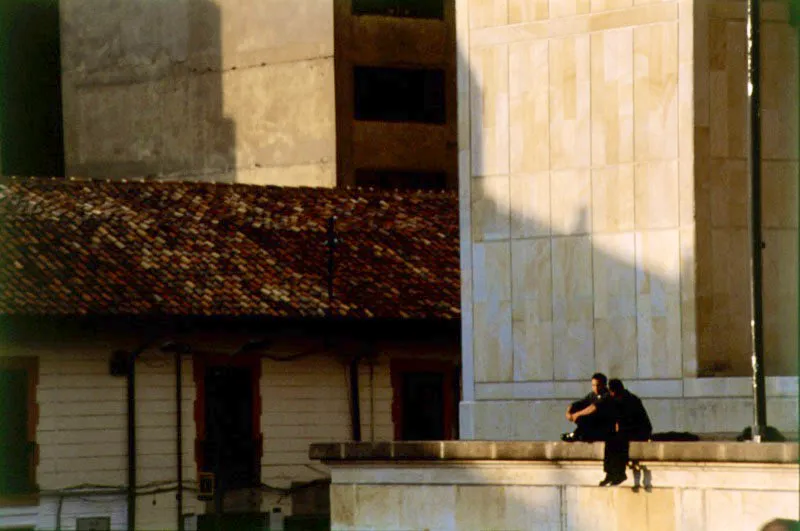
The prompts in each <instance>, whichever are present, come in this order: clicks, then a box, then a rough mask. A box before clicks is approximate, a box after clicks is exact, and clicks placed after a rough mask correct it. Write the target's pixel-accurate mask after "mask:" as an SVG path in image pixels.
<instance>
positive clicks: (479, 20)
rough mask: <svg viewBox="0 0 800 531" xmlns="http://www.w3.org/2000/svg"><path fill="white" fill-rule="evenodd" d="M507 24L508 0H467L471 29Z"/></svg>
mask: <svg viewBox="0 0 800 531" xmlns="http://www.w3.org/2000/svg"><path fill="white" fill-rule="evenodd" d="M506 24H508V0H469V27H470V28H471V29H476V28H487V27H493V26H505V25H506Z"/></svg>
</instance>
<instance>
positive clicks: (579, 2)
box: [550, 0, 591, 18]
mask: <svg viewBox="0 0 800 531" xmlns="http://www.w3.org/2000/svg"><path fill="white" fill-rule="evenodd" d="M590 8H591V2H590V0H550V18H560V17H569V16H574V15H582V14H584V13H588V12H589V10H590Z"/></svg>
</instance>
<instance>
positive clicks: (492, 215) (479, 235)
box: [472, 175, 510, 241]
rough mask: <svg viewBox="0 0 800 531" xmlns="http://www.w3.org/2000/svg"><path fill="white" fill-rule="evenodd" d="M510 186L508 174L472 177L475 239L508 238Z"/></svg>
mask: <svg viewBox="0 0 800 531" xmlns="http://www.w3.org/2000/svg"><path fill="white" fill-rule="evenodd" d="M508 187H509V179H508V176H507V175H492V176H486V177H475V178H473V179H472V238H473V241H486V240H502V239H508V237H509V234H510V233H509V230H510V228H509V223H510V217H509V216H510V214H509V188H508Z"/></svg>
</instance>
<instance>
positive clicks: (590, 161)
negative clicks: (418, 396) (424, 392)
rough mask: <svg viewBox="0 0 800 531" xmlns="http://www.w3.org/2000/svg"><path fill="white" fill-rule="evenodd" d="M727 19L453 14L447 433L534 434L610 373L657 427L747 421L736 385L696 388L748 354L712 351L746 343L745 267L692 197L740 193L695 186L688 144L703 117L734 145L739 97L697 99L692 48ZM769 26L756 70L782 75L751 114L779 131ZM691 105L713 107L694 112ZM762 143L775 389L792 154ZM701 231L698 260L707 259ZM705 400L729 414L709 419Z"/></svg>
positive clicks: (789, 327) (789, 282)
mask: <svg viewBox="0 0 800 531" xmlns="http://www.w3.org/2000/svg"><path fill="white" fill-rule="evenodd" d="M736 6H737V5H736V4H733V3H730V2H725V3H720V4H715V3H705V2H704V3H701V2H700V1H699V0H698V1H691V0H680V1H666V2H644V1H642V2H639V1H635V2H634V1H633V0H620V1H607V2H602V1H591V2H590V1H588V0H587V1H580V0H575V1H560V0H559V1H555V0H554V1H550V2H547V1H539V2H532V1H529V2H522V1H515V0H462V1H460V2H458V3H457V6H456V15H457V43H458V53H459V146H460V159H459V164H460V175H459V179H460V190H461V206H460V208H461V242H462V243H461V245H462V255H461V262H462V285H463V288H462V299H463V304H462V308H463V338H464V341H463V345H464V402H463V403H462V413H463V415H462V418H464V419H465V422H464V423H463V424H462V426H464V429H463V430H462V436H463V437H465V438H476V437H479V438H482V437H489V438H501V439H505V438H510V439H524V438H534V439H541V438H550V437H553V436H555V435H557V430H560V429H562V428H568V427H569V426H568V425H565V424H566V423H565V422H564V420H563V411H564V408H565V407H566V405H567V404H568V402H569V400H574V399H575V398H577V397H578V396H581V395H582V394H584V393H585V392H586V391H587V390H588V379H589V376H590V375H591V374H592V373H593V372H595V371H602V372H604V373H607V374H608V375H609V376H610V377H619V378H622V379H623V380H624V381H626V382H627V383H629V384H630V386H631V388H632V389H635V390H636V391H637V392H639V393H642V394H643V396H645V397H646V398H650V399H651V400H650V401H649V406H648V407H651V408H652V409H654V410H658V411H662V410H663V411H671V413H669V414H667V415H665V417H664V418H665V422H664V425H663V426H659V427H657V429H658V428H660V429H662V430H669V429H691V430H693V431H701V432H704V431H716V430H715V428H714V427H717V428H718V427H719V426H723V425H724V430H725V431H727V430H730V431H739V430H741V428H742V427H744V426H745V425H747V424H749V423H750V422H752V418H751V417H752V414H751V413H750V412H749V411H748V409H749V407H750V406H748V405H746V404H749V403H751V402H748V393H747V391H746V390H745V392H743V393H742V392H735V393H733V392H732V394H730V395H728V394H726V393H727V392H728V391H727V390H726V391H722V392H721V394H720V391H719V389H718V388H719V385H717V384H716V383H714V380H715V378H719V377H727V376H745V375H747V374H749V372H748V371H747V370H744V369H743V367H744V368H749V361H750V355H749V348H748V345H747V343H744V345H742V342H741V340H738V339H737V340H736V341H737V343H736V345H737V348H735V349H734V348H728V347H727V346H726V345H728V343H729V342H731V341H734V338H741V337H749V336H748V334H749V317H748V321H747V322H744V323H743V322H741V319H739V320H737V321H736V322H735V323H734V322H733V320H732V318H731V315H732V314H731V312H734V313H735V314H736V315H737V316H738V315H740V314H743V313H746V312H749V301H748V299H746V298H745V299H742V298H741V293H742V290H744V291H743V293H745V294H747V293H748V291H747V285H748V284H747V283H748V276H747V271H746V270H745V271H742V270H741V268H740V267H738V265H737V264H739V262H741V260H743V259H744V256H746V255H742V254H741V253H739V252H737V249H738V248H733V247H731V246H727V247H726V246H724V245H722V243H724V241H725V240H724V238H725V234H726V233H724V232H721V231H716V232H714V230H715V229H714V225H713V223H711V221H709V213H710V212H711V213H713V208H711V207H710V206H709V205H708V204H707V203H706V202H704V201H706V195H709V194H708V193H707V191H708V190H716V191H715V192H714V194H713V195H714V197H721V198H723V199H724V200H718V203H719V204H720V205H722V209H723V210H724V209H725V208H728V206H727V203H725V201H728V202H731V201H734V202H736V204H737V205H738V204H740V203H741V202H742V201H743V198H742V196H741V193H739V191H736V192H735V191H734V189H733V188H731V187H728V186H726V185H719V186H717V185H716V184H714V181H713V180H712V179H711V177H706V176H707V175H709V176H710V175H712V172H711V171H710V170H709V166H710V165H709V164H708V163H707V160H708V157H706V155H705V153H706V152H705V151H704V149H705V145H704V144H703V142H702V134H701V133H700V131H701V130H702V129H703V120H706V121H708V120H710V119H711V118H713V119H714V120H716V123H721V124H727V123H729V122H730V123H732V126H731V127H730V128H729V129H726V131H728V130H730V135H731V137H732V138H740V139H741V138H742V135H745V134H746V132H745V131H744V130H743V129H742V127H743V125H744V117H743V116H742V117H740V116H739V114H737V113H739V109H740V108H741V107H742V105H743V104H742V103H741V102H740V101H739V99H737V98H736V97H725V96H724V95H720V97H717V95H716V94H714V95H713V96H712V95H708V94H706V93H707V92H708V91H709V90H710V89H709V87H711V86H712V85H710V84H709V83H711V82H710V81H709V80H710V79H714V80H718V79H719V76H714V75H713V74H709V73H708V69H709V68H710V66H709V65H710V63H709V61H710V59H709V57H710V56H709V52H708V50H707V47H708V43H710V42H711V40H712V39H719V37H718V36H715V35H717V34H716V33H714V32H716V31H717V29H716V26H715V27H714V28H715V29H714V32H712V31H711V30H710V29H707V27H708V28H710V27H711V26H709V22H708V21H709V20H711V18H710V14H714V13H734V12H736V13H738V11H737V10H738V9H739V8H738V7H736ZM784 8H785V5H784V6H783V7H780V6H777V7H776V5H771V7H768V8H767V11H769V12H770V13H772V12H773V11H775V12H780V9H784ZM770 10H772V11H770ZM776 10H777V11H776ZM774 16H778V15H772V14H770V15H769V17H768V18H769V19H770V20H771V18H770V17H774ZM781 16H783V15H781ZM784 18H785V17H784ZM783 25H784V26H786V24H785V20H784V22H783ZM784 29H785V28H784V27H783V26H781V28H779V31H778V32H777V33H775V34H773V35H771V36H769V37H765V40H766V41H767V45H766V46H765V48H769V49H771V50H777V49H778V48H780V44H781V43H783V44H786V45H787V47H786V48H781V52H780V53H778V52H775V59H774V60H773V59H768V62H769V61H772V64H771V65H770V66H769V67H765V76H767V79H771V78H770V77H769V76H773V75H774V74H768V72H776V71H778V69H780V68H783V69H786V71H787V72H789V77H790V80H789V82H788V86H784V87H782V88H772V89H769V90H767V89H765V100H767V99H768V100H769V101H770V103H765V109H766V110H765V113H767V115H769V112H768V109H777V108H780V109H781V112H782V113H784V115H785V116H788V117H784V118H783V121H781V122H780V124H781V125H782V126H783V128H784V130H785V131H786V134H788V135H789V136H790V137H791V135H794V137H796V133H792V131H793V130H794V129H796V123H797V119H796V114H797V112H796V110H795V109H796V108H797V106H796V103H792V102H791V101H789V98H790V96H793V95H796V92H797V91H796V88H795V89H794V91H792V90H791V86H794V85H792V83H795V85H796V81H791V79H795V78H796V71H797V70H796V69H797V67H796V61H795V66H794V69H795V70H794V74H792V70H791V68H792V67H791V65H790V62H791V58H793V57H796V52H795V51H793V50H794V49H795V48H793V47H792V46H789V45H788V39H789V33H787V32H786V31H784ZM768 30H769V28H766V29H765V34H767V32H768ZM725 35H727V33H726V34H725ZM772 41H774V43H772V44H770V43H771V42H772ZM715 42H716V41H715ZM731 47H734V45H733V44H731ZM731 53H734V52H731ZM765 53H766V52H765ZM765 57H768V58H769V57H772V56H771V55H769V54H767V55H766V56H765ZM719 64H723V62H720V63H719ZM724 64H725V65H727V66H725V68H726V69H730V70H731V71H732V72H733V71H734V70H735V69H736V68H738V67H737V66H736V64H737V63H735V62H733V63H731V62H724ZM776 65H777V66H776ZM731 75H733V74H731ZM792 75H794V78H791V76H792ZM731 83H732V85H731V86H732V87H734V84H733V81H732V82H731ZM738 87H739V85H735V87H734V88H732V89H731V90H732V91H734V92H733V93H734V94H737V93H736V92H735V91H738V90H740V89H739V88H738ZM744 89H745V86H744V84H743V80H742V83H741V90H742V91H743V90H744ZM703 94H705V96H702V95H703ZM776 98H777V100H776ZM704 101H705V102H706V103H705V105H707V106H708V105H716V106H720V105H721V106H722V107H721V108H720V109H717V110H716V111H715V112H714V113H711V115H709V112H706V113H705V115H703V112H702V111H701V110H699V109H700V108H701V107H702V106H703V105H704V103H703V102H704ZM711 102H713V103H711ZM737 106H738V107H737ZM792 112H794V114H795V118H794V122H792V118H791V116H792V114H791V113H792ZM779 115H780V113H774V114H773V115H772V117H770V116H767V117H765V121H766V122H769V121H770V120H772V121H773V122H775V120H778V118H777V117H778V116H779ZM709 116H711V118H709ZM740 118H741V120H740ZM726 120H728V122H726ZM737 120H738V121H737ZM739 122H741V125H738V124H739ZM776 124H777V122H776ZM726 127H727V125H726ZM765 127H767V125H766V124H765ZM773 127H775V124H773ZM793 128H794V129H793ZM712 129H713V127H712ZM718 129H719V128H717V129H716V130H717V133H715V134H716V135H717V136H719V134H720V133H719V131H718ZM726 134H727V133H726ZM737 135H738V136H737ZM770 135H772V136H770ZM770 135H767V134H765V142H767V143H770V142H772V143H773V144H775V147H773V148H771V149H772V150H773V151H774V152H775V153H774V154H769V153H770V151H769V150H767V152H766V153H765V156H766V157H767V158H768V159H770V162H765V164H772V160H773V159H775V158H776V157H777V158H781V162H780V163H779V164H778V166H779V169H780V171H777V170H775V171H772V172H771V173H770V175H769V178H770V179H771V180H772V182H771V184H770V185H769V186H768V187H767V190H768V192H767V193H768V194H771V196H775V194H780V195H781V200H780V201H779V202H778V204H777V206H776V209H775V211H774V212H771V213H770V214H767V216H770V217H773V218H777V219H775V220H773V221H770V223H772V224H773V225H775V224H778V225H776V226H775V227H774V230H773V229H769V230H768V231H767V233H766V238H767V240H768V247H769V246H770V245H771V246H772V247H773V248H774V249H775V250H774V251H770V252H772V253H773V254H770V252H767V254H766V255H765V269H766V270H767V271H768V272H767V273H765V275H766V277H768V278H770V279H776V280H774V281H771V282H770V283H771V284H773V285H779V286H781V288H780V289H781V291H769V290H768V293H766V294H765V296H766V300H767V307H769V308H770V316H771V317H770V318H769V319H770V320H768V322H767V334H768V336H769V337H768V345H769V348H770V353H771V354H770V357H771V361H769V362H768V367H769V369H768V370H769V374H771V375H776V376H777V375H784V376H790V375H792V374H793V369H792V367H796V361H794V360H795V358H796V355H797V347H796V337H797V317H796V307H797V302H796V301H797V295H796V293H797V289H796V274H795V275H794V276H795V278H794V279H789V278H788V277H789V276H790V275H791V273H790V272H796V270H797V266H796V264H797V259H796V255H797V252H796V241H797V238H796V220H795V221H792V220H793V219H794V218H793V214H789V211H791V210H792V205H795V207H794V211H793V212H796V210H797V208H796V204H797V203H796V201H797V200H796V195H797V192H796V187H797V185H796V182H797V166H796V164H794V163H793V162H791V160H790V161H788V162H786V161H783V158H787V157H788V158H789V159H791V154H790V153H788V151H787V150H789V147H788V146H790V145H791V146H796V145H797V142H796V141H795V142H794V144H791V143H790V140H786V141H784V140H783V136H782V135H775V134H772V133H770ZM773 137H775V138H778V137H780V138H781V141H780V142H779V143H778V144H779V145H778V144H776V140H774V139H773V140H771V138H773ZM714 138H716V136H715V137H714ZM739 145H743V144H742V141H741V140H740V141H739ZM781 146H783V147H781ZM780 149H784V151H787V153H783V152H782V151H780ZM795 159H796V155H795ZM793 160H794V159H793ZM737 163H741V164H743V162H741V161H739V162H737ZM792 164H794V166H792ZM778 166H775V167H776V168H778ZM714 167H715V168H717V169H718V168H722V167H724V165H715V166H714ZM715 171H716V170H715ZM792 172H794V173H792ZM765 179H766V177H765ZM790 181H791V182H790ZM793 190H794V192H793ZM704 194H706V195H704ZM792 198H794V199H792ZM712 206H713V205H712ZM795 217H796V216H795ZM792 224H794V225H792ZM792 227H795V228H794V229H793V228H792ZM792 230H794V231H795V232H794V233H792ZM770 231H773V232H774V234H773V232H770ZM712 232H713V233H714V234H716V235H717V236H718V237H719V238H718V239H717V240H714V241H716V242H720V245H718V246H717V247H712V246H710V243H709V241H710V238H709V237H707V236H708V235H709V234H711V233H712ZM792 234H794V240H791V237H792ZM770 240H776V242H777V243H775V244H774V245H772V244H770V243H769V241H770ZM790 240H791V241H790ZM792 241H793V242H794V243H793V244H792V243H791V242H792ZM744 251H746V249H744ZM793 253H794V254H793ZM793 257H794V258H793ZM793 264H794V265H793ZM714 275H716V276H714ZM723 277H724V279H725V280H724V282H723V281H722V280H721V279H722V278H723ZM715 279H717V280H719V282H716V280H715ZM715 282H716V283H715ZM772 289H773V288H770V290H772ZM775 289H778V288H775ZM791 303H793V304H794V309H792V308H790V306H791ZM725 304H727V306H726V305H725ZM748 315H749V314H748ZM793 316H794V317H793ZM723 322H724V324H721V325H719V326H717V325H716V324H715V323H723ZM734 327H735V329H734ZM698 333H699V334H700V337H701V338H702V342H701V343H700V344H698ZM709 338H711V339H709ZM742 346H743V347H744V348H743V349H742V348H741V347H742ZM718 360H723V361H722V362H721V363H720V362H718ZM794 370H796V369H794ZM737 385H739V384H735V385H734V387H735V386H737ZM770 385H772V386H773V387H775V386H777V387H781V386H782V385H783V384H782V383H780V381H779V380H775V381H774V382H773V383H771V384H770ZM723 387H725V385H723ZM666 388H669V389H671V391H669V392H668V393H667V392H666V391H665V390H664V389H666ZM698 390H701V391H698ZM697 392H699V393H700V394H699V395H698V394H696V393H697ZM664 393H667V394H664ZM771 396H772V397H773V403H772V404H771V406H770V407H772V408H773V409H774V410H776V411H777V413H776V414H775V416H773V417H772V418H771V419H770V422H771V423H774V424H775V425H777V426H779V427H781V428H782V429H785V430H793V429H794V426H795V424H796V423H795V420H794V419H795V418H796V411H797V402H796V398H794V399H792V398H791V397H785V398H786V400H787V402H786V404H784V401H783V398H780V397H781V396H785V395H781V394H780V393H778V394H774V393H772V394H771ZM706 397H714V398H731V399H734V398H736V400H733V401H732V402H737V403H738V404H739V405H737V406H736V407H733V409H732V411H733V410H736V412H735V413H733V412H731V413H730V415H729V416H728V417H727V418H726V419H725V420H724V421H716V420H712V416H713V415H710V413H709V411H710V410H709V409H708V408H709V407H710V406H709V402H708V401H706V400H705V398H706ZM660 415H661V413H657V414H656V416H660ZM468 419H472V424H470V422H469V420H468Z"/></svg>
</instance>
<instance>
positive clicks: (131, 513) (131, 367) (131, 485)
mask: <svg viewBox="0 0 800 531" xmlns="http://www.w3.org/2000/svg"><path fill="white" fill-rule="evenodd" d="M128 529H132V530H133V529H136V352H131V353H130V356H129V358H128Z"/></svg>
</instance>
